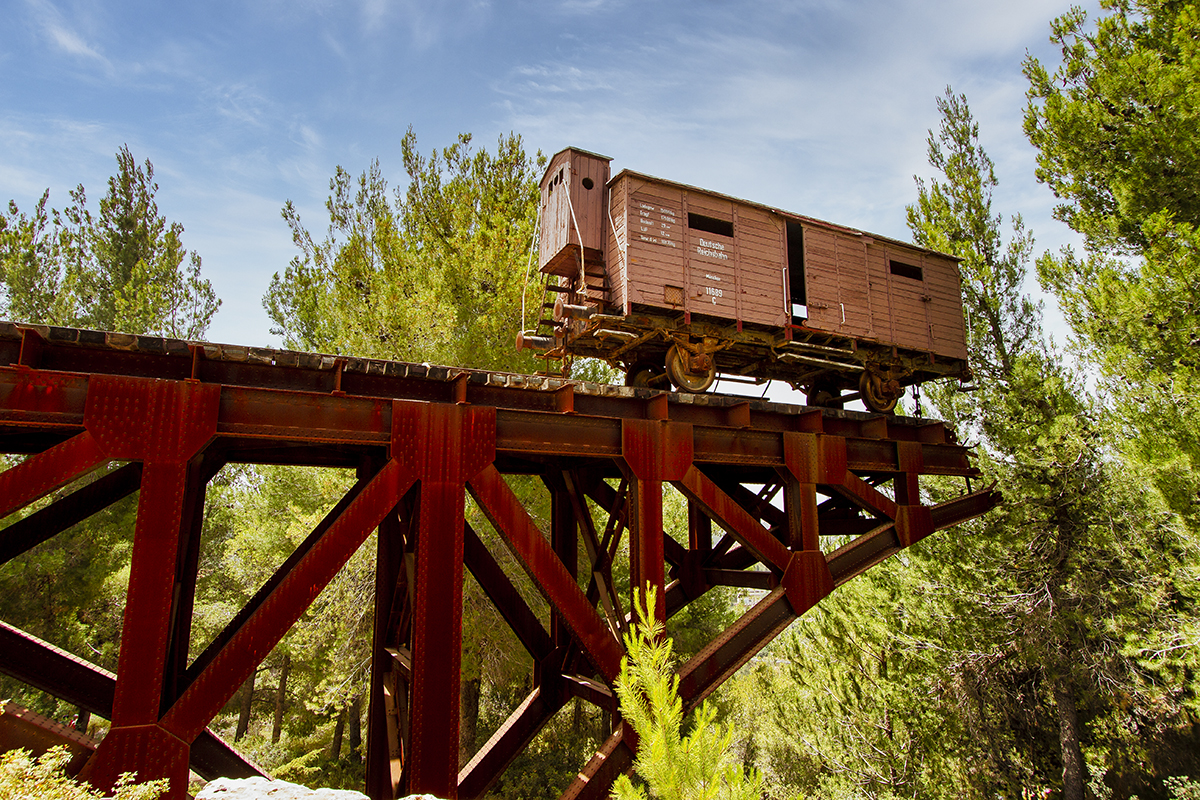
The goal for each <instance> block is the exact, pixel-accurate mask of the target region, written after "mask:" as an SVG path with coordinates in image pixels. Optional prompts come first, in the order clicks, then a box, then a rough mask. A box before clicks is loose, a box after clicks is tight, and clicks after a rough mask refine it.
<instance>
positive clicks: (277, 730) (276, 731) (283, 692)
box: [271, 653, 292, 742]
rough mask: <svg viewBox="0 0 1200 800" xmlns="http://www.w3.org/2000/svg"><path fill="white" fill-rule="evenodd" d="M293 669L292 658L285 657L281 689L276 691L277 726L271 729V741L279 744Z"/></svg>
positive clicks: (281, 671) (281, 670) (280, 675)
mask: <svg viewBox="0 0 1200 800" xmlns="http://www.w3.org/2000/svg"><path fill="white" fill-rule="evenodd" d="M291 669H292V657H291V656H290V655H288V654H286V653H285V654H284V656H283V667H282V668H281V669H280V670H279V688H278V689H277V690H276V691H275V725H274V727H272V728H271V741H272V742H278V741H279V736H280V734H282V733H283V704H284V700H285V699H286V697H287V679H288V672H289V671H291Z"/></svg>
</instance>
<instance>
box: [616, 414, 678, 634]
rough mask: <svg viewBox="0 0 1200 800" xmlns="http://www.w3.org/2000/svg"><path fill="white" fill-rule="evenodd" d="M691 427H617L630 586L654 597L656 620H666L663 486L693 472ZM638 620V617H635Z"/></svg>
mask: <svg viewBox="0 0 1200 800" xmlns="http://www.w3.org/2000/svg"><path fill="white" fill-rule="evenodd" d="M692 452H693V446H692V426H691V425H689V424H686V423H681V422H667V421H665V420H642V419H627V420H624V421H623V422H622V425H621V465H622V471H623V472H624V473H625V477H626V478H627V479H628V481H629V536H630V538H629V559H630V565H629V580H630V583H631V584H632V587H633V589H635V590H636V591H637V592H642V591H645V588H646V584H647V583H648V584H650V585H651V586H653V587H654V589H655V591H656V593H657V594H656V598H657V602H656V606H655V609H654V614H655V616H656V617H657V618H658V619H659V620H665V619H666V617H667V611H666V592H664V591H663V584H664V581H665V573H664V569H663V567H664V564H663V562H664V555H663V535H664V534H663V505H662V493H663V487H662V485H663V482H664V481H678V480H682V479H683V476H684V475H686V474H687V472H688V470H689V469H690V468H691V466H692V458H693V456H692ZM634 618H635V619H636V611H635V612H634Z"/></svg>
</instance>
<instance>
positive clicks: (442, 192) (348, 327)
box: [263, 130, 544, 370]
mask: <svg viewBox="0 0 1200 800" xmlns="http://www.w3.org/2000/svg"><path fill="white" fill-rule="evenodd" d="M401 144H402V150H403V156H404V168H405V171H406V173H407V176H408V186H407V189H406V190H405V191H403V192H401V191H399V190H397V191H396V192H395V196H394V200H393V199H391V198H390V197H389V193H388V185H387V181H386V180H385V179H384V177H383V174H382V172H381V170H380V168H379V164H378V162H376V163H373V164H372V165H371V167H370V168H369V169H368V170H367V171H365V172H363V173H362V175H361V176H359V178H358V179H357V181H356V180H355V179H354V178H353V177H352V176H351V174H350V173H349V172H347V171H346V170H345V169H343V168H342V167H340V166H339V167H338V168H337V171H336V173H335V174H334V177H333V178H332V179H331V180H330V183H329V188H330V196H329V199H328V200H327V201H326V204H325V207H326V209H327V211H328V212H329V228H328V231H327V233H326V235H325V238H324V239H322V240H321V241H317V240H316V239H314V238H313V236H312V234H311V233H309V231H308V230H307V228H305V226H304V224H303V222H302V221H301V219H300V215H299V213H298V212H297V211H296V209H295V207H294V206H293V205H292V204H291V203H290V202H289V203H288V204H287V205H286V206H285V207H284V209H283V217H284V219H285V220H286V221H287V224H288V226H289V227H290V228H291V230H292V239H293V241H294V242H295V244H296V246H297V247H298V248H299V249H300V251H301V254H300V255H299V256H297V257H296V258H295V259H293V260H292V263H291V264H290V265H289V266H288V268H287V269H286V270H285V271H284V273H283V274H282V275H280V274H278V273H276V275H275V277H274V278H273V280H272V282H271V287H270V289H269V291H268V293H267V295H266V296H265V297H264V298H263V306H264V307H265V308H266V310H267V313H268V315H269V316H270V317H271V320H272V321H273V322H274V324H275V327H274V328H273V329H272V331H273V332H274V333H277V334H280V335H282V336H283V337H284V340H285V342H286V343H287V345H288V346H289V347H299V348H303V349H309V350H320V351H324V352H333V353H352V354H355V355H361V356H370V357H377V358H394V359H404V360H411V361H436V362H440V363H447V364H454V365H458V366H470V367H480V368H491V369H496V368H504V369H514V370H528V369H529V368H530V367H531V366H532V361H531V360H530V359H531V358H532V357H531V356H529V355H525V356H520V355H518V354H517V353H516V352H515V348H514V347H513V344H512V338H513V336H514V335H515V331H517V330H518V329H519V328H520V326H521V320H520V314H521V289H522V285H523V281H524V275H525V272H526V268H527V263H526V262H527V258H528V253H529V246H530V242H531V241H532V237H533V233H534V226H535V224H536V220H537V204H538V187H537V170H538V169H540V167H541V165H542V164H543V163H544V159H543V158H542V157H541V155H540V154H539V155H538V156H537V157H535V158H530V157H529V156H527V155H526V154H525V151H524V149H523V148H522V144H521V138H520V137H519V136H515V135H514V136H509V137H507V138H503V137H502V138H501V139H500V140H499V141H498V142H497V144H496V151H495V153H494V154H493V153H489V152H488V151H487V150H486V149H482V150H479V151H478V152H476V151H474V150H473V148H472V146H471V137H470V135H468V134H463V135H461V136H459V138H458V141H457V142H455V143H454V144H452V145H450V146H449V147H446V148H443V149H442V150H441V151H440V152H437V151H435V152H434V153H433V154H432V155H431V156H429V157H428V158H426V157H425V156H422V155H421V154H420V152H419V151H418V150H417V141H416V136H415V135H414V134H413V132H412V131H411V130H409V131H408V133H407V134H406V135H405V137H404V140H403V142H402V143H401Z"/></svg>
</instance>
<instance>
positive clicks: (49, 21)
mask: <svg viewBox="0 0 1200 800" xmlns="http://www.w3.org/2000/svg"><path fill="white" fill-rule="evenodd" d="M26 5H27V6H28V8H29V11H30V14H31V16H32V17H33V20H34V23H35V24H36V25H37V26H38V27H39V28H40V29H41V32H42V34H43V35H44V36H45V37H46V38H47V39H48V40H49V41H50V43H51V44H52V45H54V47H56V48H57V49H59V50H61V51H62V52H64V53H66V54H68V55H71V56H76V57H79V58H85V59H89V60H91V61H94V62H96V63H98V64H100V65H102V66H103V67H104V68H105V69H106V70H108V71H111V70H112V64H111V63H110V62H109V60H108V59H107V58H105V57H104V55H103V54H102V53H101V52H100V51H99V49H98V48H96V47H94V46H93V45H91V44H89V43H88V42H87V40H86V39H85V38H84V37H83V35H82V34H80V33H79V32H78V31H77V30H76V29H75V27H74V26H73V25H71V23H70V22H69V21H68V20H67V19H66V18H65V17H64V15H63V14H62V12H60V11H59V10H58V8H57V7H55V6H54V4H53V3H51V2H50V0H26Z"/></svg>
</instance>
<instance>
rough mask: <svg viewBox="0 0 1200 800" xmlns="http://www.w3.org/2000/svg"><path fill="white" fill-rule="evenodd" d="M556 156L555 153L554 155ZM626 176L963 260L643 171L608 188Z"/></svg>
mask: <svg viewBox="0 0 1200 800" xmlns="http://www.w3.org/2000/svg"><path fill="white" fill-rule="evenodd" d="M567 149H568V150H577V151H579V152H582V153H586V152H587V151H586V150H579V148H577V147H570V148H567ZM562 152H566V151H565V150H564V151H562ZM556 157H557V155H556ZM599 158H604V156H599ZM626 176H629V177H631V178H641V179H642V180H647V181H654V182H655V183H662V184H666V185H667V186H674V187H675V188H677V189H685V190H687V191H690V192H701V193H702V194H707V195H710V196H712V197H720V198H722V199H724V200H728V201H729V202H731V203H737V204H738V205H743V206H751V207H753V208H760V209H762V210H764V211H768V212H770V213H772V214H778V215H779V216H781V217H787V218H788V219H794V220H797V221H801V222H805V223H807V224H809V225H813V226H817V227H821V228H827V229H828V230H832V231H839V232H841V233H848V234H852V235H856V236H867V237H870V238H871V239H878V240H880V241H884V242H890V243H892V244H898V245H902V246H903V247H907V248H910V249H912V250H918V251H920V252H922V253H929V254H931V255H938V256H942V257H943V258H949V259H951V260H953V261H955V262H961V261H962V260H963V259H961V258H959V257H958V256H954V255H950V254H949V253H943V252H941V251H940V250H931V249H930V248H928V247H921V246H919V245H915V244H913V243H912V242H906V241H904V240H902V239H893V238H892V237H890V236H882V235H880V234H876V233H870V232H869V231H863V230H859V229H858V228H851V227H849V226H848V225H838V224H837V223H834V222H828V221H826V220H823V219H817V218H816V217H810V216H807V215H805V214H797V213H795V212H792V211H785V210H784V209H782V208H776V207H775V206H769V205H766V204H764V203H755V202H754V201H752V200H743V199H742V198H740V197H734V196H733V195H728V194H723V193H721V192H714V191H713V190H712V189H702V188H700V187H699V186H692V185H690V184H687V183H680V182H679V181H670V180H667V179H666V178H659V177H657V176H654V175H647V174H646V173H644V172H634V171H633V170H631V169H623V170H621V171H620V172H618V173H617V174H616V175H614V176H613V177H612V179H611V180H609V182H608V186H609V188H611V187H612V185H613V184H614V183H616V182H617V181H619V180H620V179H621V178H623V177H626Z"/></svg>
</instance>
